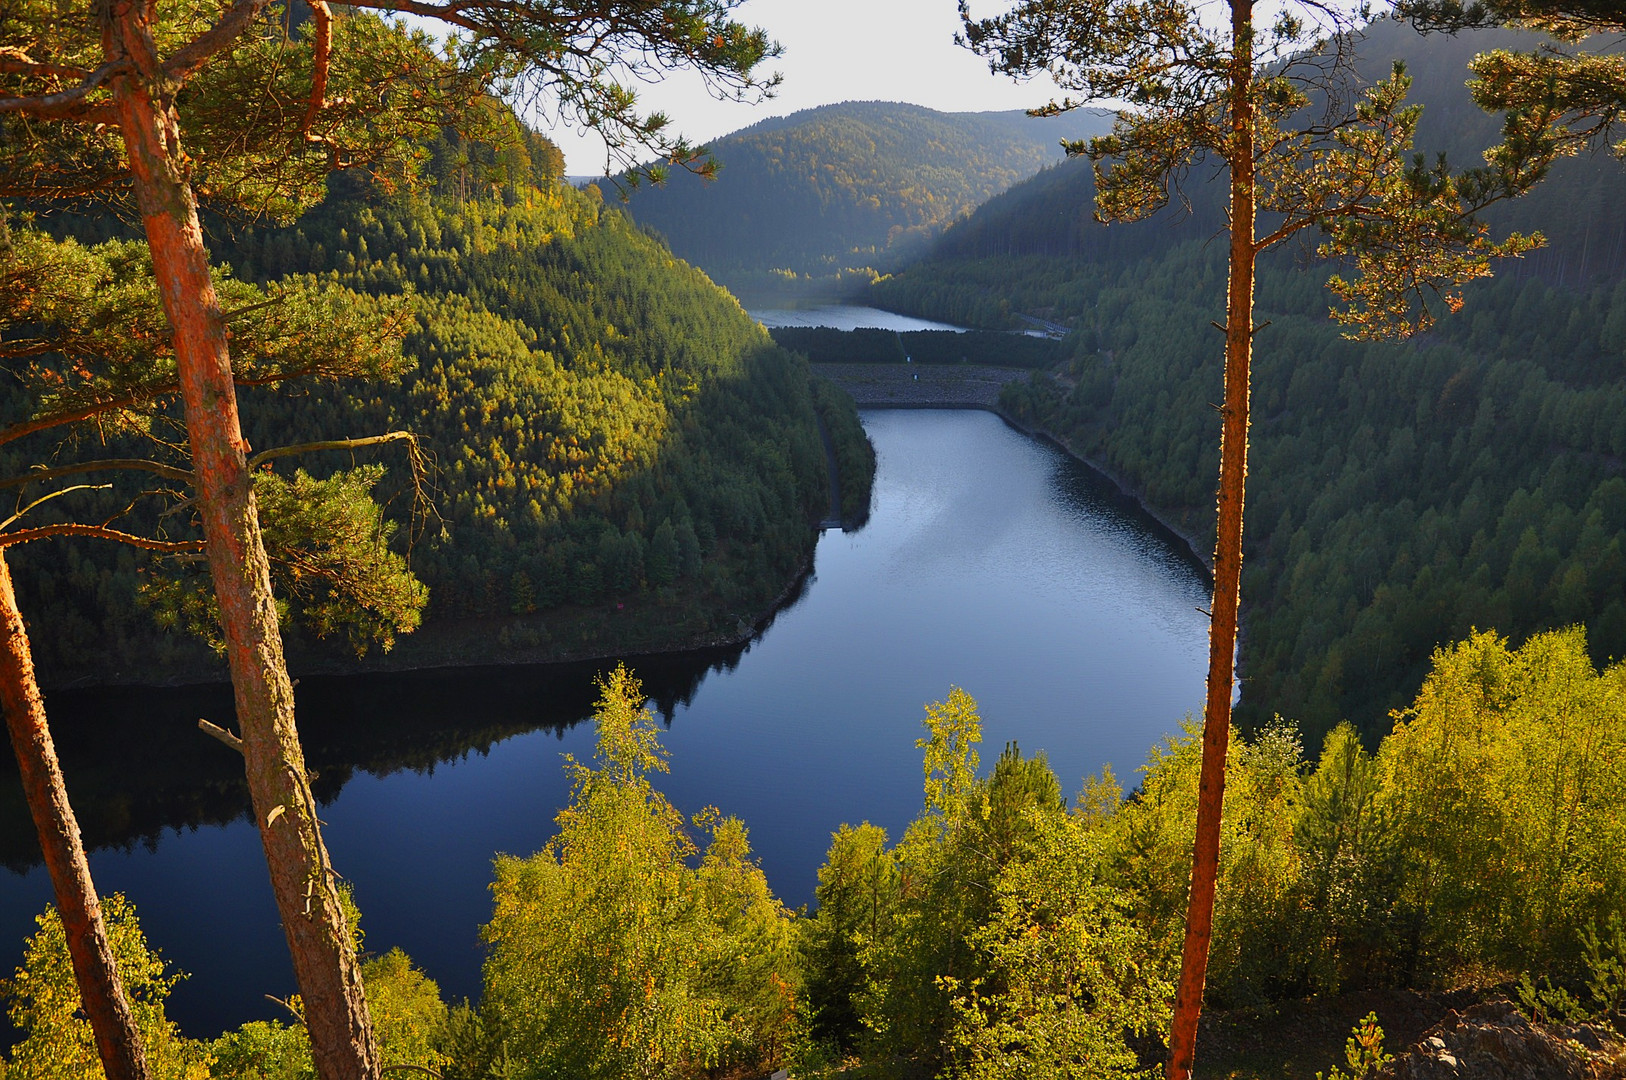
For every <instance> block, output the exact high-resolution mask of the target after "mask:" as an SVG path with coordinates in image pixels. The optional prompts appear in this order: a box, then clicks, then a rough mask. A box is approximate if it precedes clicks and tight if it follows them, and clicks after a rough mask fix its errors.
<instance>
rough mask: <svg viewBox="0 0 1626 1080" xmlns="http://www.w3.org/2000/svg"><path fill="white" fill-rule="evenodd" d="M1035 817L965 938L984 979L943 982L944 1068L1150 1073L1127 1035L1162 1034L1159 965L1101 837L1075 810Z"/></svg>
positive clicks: (1165, 980) (981, 1072) (953, 1071)
mask: <svg viewBox="0 0 1626 1080" xmlns="http://www.w3.org/2000/svg"><path fill="white" fill-rule="evenodd" d="M1054 782H1055V780H1054V776H1052V777H1051V783H1052V784H1053V783H1054ZM1030 812H1031V811H1030ZM1046 824H1047V826H1048V827H1045V828H1039V829H1036V830H1035V836H1034V838H1033V840H1032V845H1031V848H1030V849H1029V850H1028V851H1026V852H1025V853H1024V857H1022V858H1020V859H1013V860H1011V861H1010V862H1008V863H1007V864H1006V866H1005V869H1004V871H1003V872H1002V873H1000V875H999V877H998V878H997V880H996V881H995V883H994V885H995V906H994V910H993V911H992V913H991V915H990V917H989V918H988V920H987V921H986V922H984V923H983V924H982V925H980V926H978V927H977V928H976V930H975V931H974V932H973V933H972V934H971V937H970V941H969V944H970V945H971V947H972V948H973V949H974V950H976V951H977V953H979V954H980V955H981V956H983V957H985V960H986V965H987V967H986V972H987V973H986V975H984V976H983V977H982V978H980V979H978V978H972V979H968V980H961V979H953V978H949V977H945V978H944V980H943V986H944V989H945V990H946V991H948V992H949V993H951V994H953V995H954V1000H953V1007H954V1012H955V1021H954V1027H953V1030H952V1031H951V1033H950V1042H951V1045H952V1047H953V1049H952V1051H951V1060H952V1061H953V1065H952V1066H951V1067H950V1068H949V1069H948V1070H946V1074H947V1075H950V1076H956V1077H967V1078H977V1080H996V1078H1002V1077H1013V1076H1028V1077H1068V1078H1078V1080H1083V1078H1091V1080H1094V1078H1098V1077H1128V1076H1150V1075H1153V1073H1154V1072H1155V1070H1154V1069H1150V1068H1148V1067H1146V1065H1145V1064H1144V1063H1143V1062H1142V1061H1141V1059H1140V1056H1139V1055H1138V1054H1137V1053H1136V1051H1135V1050H1134V1049H1133V1048H1132V1046H1131V1045H1130V1043H1129V1042H1127V1041H1126V1037H1129V1038H1135V1039H1157V1038H1162V1037H1164V1036H1166V1034H1167V1014H1168V1002H1169V1000H1170V999H1171V998H1172V996H1173V992H1174V987H1173V984H1172V982H1171V981H1170V980H1169V974H1170V968H1169V966H1168V965H1167V963H1166V961H1164V960H1163V958H1162V957H1160V955H1159V953H1158V950H1157V949H1155V948H1154V947H1153V943H1152V941H1151V940H1150V938H1149V936H1148V934H1147V932H1146V930H1145V929H1143V928H1142V927H1141V926H1140V925H1139V924H1137V922H1136V921H1135V919H1134V918H1133V914H1132V911H1131V909H1130V903H1129V898H1128V896H1127V894H1125V893H1124V892H1123V891H1122V890H1120V889H1118V888H1116V887H1115V886H1114V885H1113V884H1112V883H1111V880H1110V874H1109V870H1108V864H1107V860H1106V858H1105V855H1106V851H1105V848H1104V844H1103V838H1102V837H1101V835H1100V834H1099V833H1097V832H1096V831H1094V830H1093V829H1092V828H1091V827H1090V825H1089V823H1088V822H1087V821H1085V820H1083V819H1081V818H1079V817H1077V816H1071V815H1057V816H1055V817H1054V818H1053V820H1051V821H1049V822H1047V823H1046Z"/></svg>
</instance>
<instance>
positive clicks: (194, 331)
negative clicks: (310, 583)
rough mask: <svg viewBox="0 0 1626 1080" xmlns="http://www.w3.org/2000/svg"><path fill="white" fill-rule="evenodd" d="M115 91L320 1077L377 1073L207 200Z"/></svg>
mask: <svg viewBox="0 0 1626 1080" xmlns="http://www.w3.org/2000/svg"><path fill="white" fill-rule="evenodd" d="M104 33H105V34H106V35H107V38H108V39H109V40H110V41H111V42H112V43H113V46H112V48H111V49H110V50H109V51H110V56H111V58H113V59H115V60H117V59H123V60H126V61H128V62H130V63H131V64H132V65H133V66H134V67H135V69H136V70H137V71H139V70H141V68H142V66H143V64H142V61H143V58H150V57H151V56H152V49H153V42H152V38H151V36H150V30H149V27H148V25H147V23H146V21H145V18H144V17H143V15H142V9H141V8H140V7H138V6H137V5H135V4H132V3H128V2H120V3H117V4H115V5H114V6H113V9H112V12H111V18H110V21H109V23H108V24H107V25H106V26H105V27H104ZM113 101H114V107H115V110H116V115H117V118H118V123H119V128H120V131H121V132H122V134H123V137H124V142H125V146H126V148H127V153H128V158H129V162H130V171H131V174H132V177H133V179H134V182H135V193H136V198H137V201H138V204H139V206H140V209H141V217H142V224H143V226H144V228H145V229H146V233H147V241H148V244H149V246H150V247H151V249H152V254H153V270H154V273H155V275H156V277H157V280H158V286H159V291H160V294H161V295H162V297H163V300H164V309H165V311H166V312H167V313H168V315H169V320H170V325H171V327H172V328H173V330H174V340H175V359H176V366H177V368H178V370H179V372H180V377H181V396H182V400H183V401H184V403H185V408H186V426H187V435H188V438H189V441H190V443H191V447H192V460H193V466H194V468H193V475H194V478H195V481H194V482H195V484H196V490H197V494H198V505H199V508H200V510H201V517H202V523H203V533H204V540H205V551H206V552H207V554H208V557H209V568H210V573H211V576H212V578H213V580H214V588H215V595H216V597H217V599H218V601H219V610H220V623H221V629H222V632H223V635H224V639H225V643H226V658H227V662H228V663H229V665H230V667H231V675H232V689H233V693H234V695H235V698H236V706H237V719H238V723H239V724H240V725H241V727H242V739H243V757H244V764H245V767H246V773H247V777H248V787H249V794H250V797H251V800H252V803H253V808H254V819H255V822H256V824H257V825H258V827H259V830H260V840H261V843H262V845H263V847H264V849H265V858H266V864H267V866H268V868H269V870H270V875H271V887H272V891H273V892H274V894H275V896H276V902H277V912H278V914H279V915H280V916H281V919H282V927H283V933H284V934H285V935H286V936H287V939H288V949H289V952H290V954H291V955H292V958H293V963H294V973H295V975H296V976H297V978H298V981H299V989H300V993H301V995H302V996H303V998H304V1002H305V1013H306V1024H307V1027H308V1028H309V1030H310V1036H311V1049H312V1053H313V1056H314V1058H315V1060H316V1066H317V1071H318V1072H319V1073H320V1075H321V1076H322V1077H323V1078H324V1080H362V1078H372V1077H376V1076H378V1073H379V1060H378V1048H377V1045H376V1043H375V1040H374V1037H373V1031H372V1024H371V1023H370V1022H369V1020H368V1016H367V999H366V996H365V995H364V994H363V992H362V986H361V972H360V968H359V967H358V965H357V963H356V957H355V953H354V950H353V949H352V947H351V944H350V934H349V931H348V929H347V928H346V925H345V915H344V909H343V907H342V906H341V904H340V902H339V896H338V891H337V888H336V886H335V882H334V877H333V871H332V868H331V866H330V865H329V863H328V856H327V849H326V848H325V847H324V846H323V843H322V838H321V834H320V832H319V831H318V828H317V818H316V799H315V796H314V795H312V793H311V789H310V780H309V777H308V774H307V773H306V771H305V762H304V754H303V752H302V750H301V749H300V745H299V737H298V734H297V732H296V731H295V728H294V695H293V686H292V685H291V683H290V682H289V679H288V673H287V667H286V665H285V663H284V661H283V654H282V634H281V630H280V628H279V627H278V624H277V610H276V602H275V599H274V598H273V596H272V593H271V571H270V563H269V561H268V560H267V558H266V554H265V545H264V543H263V541H262V540H261V536H260V523H259V517H258V514H257V513H256V510H255V505H254V491H253V485H252V483H251V477H250V474H249V471H248V465H247V455H246V451H247V449H248V446H247V443H246V441H245V440H244V438H243V434H242V430H241V428H240V426H239V423H238V416H237V394H236V387H235V386H234V385H233V382H232V375H231V361H230V357H229V356H228V354H227V347H226V333H225V319H224V317H223V316H222V314H221V310H220V302H219V300H218V298H217V297H216V295H215V289H214V284H213V282H212V281H211V280H210V276H209V262H208V252H207V251H206V250H205V249H204V246H203V232H202V229H201V227H200V225H199V223H198V216H197V205H196V203H195V201H194V199H193V197H192V192H191V189H190V188H189V187H188V185H187V182H186V180H185V177H184V174H183V172H182V169H183V167H184V166H183V164H182V162H183V161H184V152H183V150H182V147H181V137H180V136H181V133H180V129H179V125H178V123H177V121H176V118H175V116H174V115H173V113H172V112H169V111H168V110H164V109H161V108H160V107H159V105H158V104H157V103H155V102H154V101H153V100H152V98H151V97H150V96H149V93H148V90H147V88H146V86H145V85H144V84H143V82H142V81H141V80H138V79H137V78H135V77H133V76H132V75H123V76H119V77H117V78H115V79H114V80H113Z"/></svg>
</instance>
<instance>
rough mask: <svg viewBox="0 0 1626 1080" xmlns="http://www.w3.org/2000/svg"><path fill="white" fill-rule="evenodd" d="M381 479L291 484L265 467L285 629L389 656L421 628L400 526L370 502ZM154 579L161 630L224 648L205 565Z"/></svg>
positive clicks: (360, 473)
mask: <svg viewBox="0 0 1626 1080" xmlns="http://www.w3.org/2000/svg"><path fill="white" fill-rule="evenodd" d="M383 476H384V469H383V467H382V466H379V465H364V466H362V467H361V468H358V469H352V470H350V471H348V472H337V473H334V474H333V475H332V476H329V477H328V478H327V479H325V480H316V479H313V478H312V477H311V476H310V475H309V474H307V473H306V472H305V470H303V469H296V470H295V471H294V474H293V476H292V478H290V479H286V480H285V479H283V478H282V477H280V476H278V475H277V474H275V473H273V472H270V471H269V470H267V471H264V472H260V473H257V474H256V475H255V477H254V495H255V498H256V499H257V500H258V502H259V507H260V514H261V516H262V520H263V521H264V526H263V533H264V536H265V546H266V553H267V554H268V555H269V556H270V558H271V584H272V588H273V589H274V590H275V592H276V595H277V598H278V614H279V615H280V616H281V619H282V621H283V623H284V624H292V625H294V626H297V627H301V628H303V629H305V630H306V631H307V632H309V633H310V634H311V635H312V636H314V637H316V638H318V639H323V638H327V637H329V636H332V635H335V634H342V635H343V637H344V638H345V640H346V641H347V642H348V643H349V645H350V647H351V648H353V649H354V650H355V651H356V655H357V656H364V655H366V653H367V650H368V649H369V648H370V647H371V646H372V645H374V644H377V645H378V646H379V647H380V648H381V649H383V650H384V651H385V652H388V651H389V650H390V649H391V648H392V647H393V646H394V644H395V635H396V634H410V633H411V632H412V631H413V630H416V629H417V628H418V623H419V618H420V615H421V612H422V611H423V608H424V605H425V604H426V603H428V600H429V590H428V589H427V588H425V587H424V585H423V583H422V582H420V581H419V580H418V579H417V578H415V577H413V576H412V572H411V571H410V570H409V569H408V568H407V563H406V560H405V559H404V558H402V557H401V556H400V555H398V554H396V553H395V552H394V551H392V550H391V549H390V540H391V537H392V536H393V535H394V533H395V530H396V526H395V523H394V522H392V521H385V520H384V510H383V508H382V507H380V506H379V505H378V503H376V502H374V501H373V498H372V490H373V488H374V486H375V485H377V483H378V482H379V480H381V479H382V478H383ZM189 570H190V571H191V572H190V573H188V572H187V571H189ZM152 577H153V580H151V581H149V582H148V583H147V584H146V585H144V586H142V588H141V590H140V595H141V599H142V602H143V603H145V604H147V605H148V606H149V607H151V608H152V610H153V615H154V618H156V619H157V621H158V625H160V626H163V627H173V628H184V629H186V630H188V631H190V632H191V633H193V634H196V635H198V636H199V637H201V638H203V639H204V640H206V641H208V642H209V643H210V645H211V646H213V647H214V648H215V650H216V651H221V650H223V649H224V648H225V643H224V642H223V641H222V640H221V639H220V634H219V629H218V618H217V613H216V603H215V597H214V590H213V588H212V587H211V585H210V582H209V579H208V576H207V571H206V568H204V567H203V566H201V565H199V564H198V562H197V561H196V560H195V559H193V560H189V561H188V562H185V563H183V564H181V566H180V567H179V568H178V570H177V571H176V572H171V573H165V574H162V575H152Z"/></svg>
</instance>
